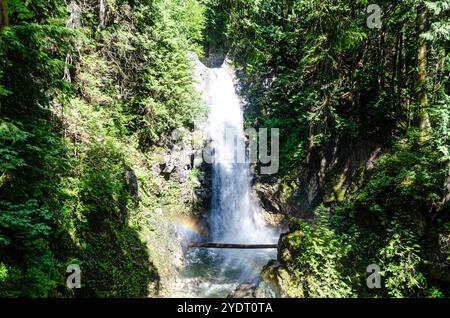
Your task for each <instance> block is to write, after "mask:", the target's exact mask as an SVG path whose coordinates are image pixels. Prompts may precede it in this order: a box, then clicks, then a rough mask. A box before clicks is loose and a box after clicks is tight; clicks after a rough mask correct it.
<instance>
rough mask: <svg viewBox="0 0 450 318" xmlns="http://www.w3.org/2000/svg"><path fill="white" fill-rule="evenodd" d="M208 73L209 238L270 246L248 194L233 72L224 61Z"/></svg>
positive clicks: (247, 171) (270, 234) (268, 233)
mask: <svg viewBox="0 0 450 318" xmlns="http://www.w3.org/2000/svg"><path fill="white" fill-rule="evenodd" d="M208 71H209V72H208V75H207V78H206V95H207V101H208V104H209V106H210V115H209V129H210V136H211V139H212V148H213V149H214V151H213V184H212V187H213V189H212V191H213V197H212V209H211V212H210V219H209V222H210V227H211V234H212V239H213V240H214V241H216V242H227V243H245V244H250V243H272V242H273V240H274V238H275V233H274V232H273V231H272V230H271V229H269V228H268V227H267V226H266V224H265V222H264V220H263V218H262V216H261V214H260V213H259V212H258V210H259V209H258V206H257V205H256V203H255V201H254V200H253V199H252V195H251V187H250V179H251V173H250V169H249V164H248V163H246V160H245V152H246V150H245V135H244V128H243V113H242V109H241V104H240V100H239V98H238V96H237V94H236V91H235V86H234V82H233V77H232V76H233V71H232V69H231V68H230V67H229V66H228V64H227V63H226V62H225V63H224V64H223V66H222V67H221V68H215V69H209V70H208ZM275 239H276V238H275Z"/></svg>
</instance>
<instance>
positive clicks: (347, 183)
mask: <svg viewBox="0 0 450 318" xmlns="http://www.w3.org/2000/svg"><path fill="white" fill-rule="evenodd" d="M380 154H381V146H379V145H378V144H375V143H372V142H368V141H358V142H349V143H346V142H344V141H335V142H334V143H332V144H329V145H327V146H324V147H322V148H319V149H315V150H312V151H311V152H310V155H309V158H308V159H307V163H306V164H305V166H304V167H301V168H299V169H298V170H297V171H295V172H294V173H293V174H292V175H289V176H285V177H283V178H280V179H277V178H273V177H272V178H266V177H259V178H257V179H256V182H255V191H256V194H257V196H258V197H259V200H260V202H261V203H262V205H263V209H264V210H265V211H266V213H267V214H268V215H271V216H272V218H275V219H278V222H281V223H282V224H287V223H288V222H287V219H289V217H296V218H300V219H303V220H310V219H312V218H313V211H314V209H315V208H316V207H317V206H318V205H320V204H321V203H324V204H326V205H328V206H330V207H333V205H334V204H336V203H338V202H340V201H342V200H344V198H348V197H351V196H352V195H353V194H354V193H355V191H356V190H357V189H358V188H359V187H360V186H361V185H362V183H363V182H364V180H365V177H367V175H368V174H369V173H370V171H371V169H372V168H373V164H374V161H375V160H376V159H377V158H378V157H379V156H380ZM286 227H287V228H289V226H288V225H287V226H286ZM291 231H295V229H293V228H289V229H288V230H287V231H286V233H284V234H282V235H281V237H280V240H279V243H278V245H279V246H278V256H277V260H272V261H270V262H269V263H268V264H267V265H266V266H265V267H264V269H263V271H262V273H261V282H259V283H258V284H256V285H255V286H254V289H253V294H252V295H255V292H254V291H255V290H257V288H258V286H267V287H268V289H269V290H270V291H271V293H272V294H273V295H274V296H275V297H291V296H292V292H293V291H294V292H295V297H304V295H303V291H302V289H301V288H300V287H299V286H291V280H290V273H289V271H288V270H287V264H288V263H289V262H290V261H292V260H293V258H294V257H295V255H293V253H295V249H293V248H291V247H290V245H289V239H288V236H289V234H290V232H291ZM261 284H262V285H261ZM242 293H247V294H248V288H245V286H243V287H242V289H239V288H238V290H237V291H236V292H235V294H238V295H240V294H242Z"/></svg>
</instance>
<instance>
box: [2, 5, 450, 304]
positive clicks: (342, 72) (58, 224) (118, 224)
mask: <svg viewBox="0 0 450 318" xmlns="http://www.w3.org/2000/svg"><path fill="white" fill-rule="evenodd" d="M0 8H1V11H0V30H1V31H0V32H1V33H0V297H147V296H150V297H152V296H166V295H168V294H170V292H169V291H168V290H169V289H170V287H169V286H170V278H171V277H172V276H174V275H176V272H175V271H173V270H172V269H171V267H170V266H168V265H167V262H168V261H167V258H169V257H170V255H172V254H173V253H172V246H171V245H170V244H171V241H170V240H169V239H168V237H169V236H170V235H171V234H170V231H169V230H167V229H166V227H167V226H166V225H167V224H166V223H171V222H172V221H173V220H175V219H177V218H178V217H180V216H190V217H192V216H196V217H198V216H199V214H201V213H203V212H202V211H204V210H207V209H208V207H207V206H206V207H201V208H200V207H199V204H198V200H197V199H196V196H195V187H196V186H198V182H197V181H196V180H197V178H199V175H201V174H202V172H201V171H200V169H197V168H195V167H193V168H192V169H191V170H190V171H189V175H188V176H187V177H185V176H176V175H173V174H172V175H170V173H167V169H165V170H164V169H163V170H164V171H162V172H161V171H159V170H158V169H159V168H158V169H156V170H155V167H159V166H161V162H162V161H164V154H165V153H167V151H168V149H172V147H173V144H174V137H173V134H172V131H173V130H174V129H176V128H183V129H185V130H186V131H191V132H192V131H193V130H195V127H194V122H196V121H197V120H199V119H202V118H205V116H206V115H207V112H208V111H207V107H206V105H205V103H204V101H203V100H202V98H201V96H200V94H199V92H198V90H197V89H196V83H195V80H194V79H193V70H194V68H195V61H194V60H193V59H194V58H193V56H199V58H200V60H201V61H203V62H204V63H205V64H206V65H207V66H209V67H217V66H220V65H221V64H222V62H223V60H224V58H225V56H227V57H228V58H229V59H230V60H231V61H232V64H233V67H234V69H235V70H236V76H237V78H238V80H239V85H238V88H237V89H238V93H239V95H240V96H241V97H242V100H244V101H245V103H244V104H245V105H244V116H245V125H246V126H247V127H255V128H262V127H266V128H279V129H280V158H279V162H280V170H279V172H278V173H277V174H273V175H263V174H258V173H256V175H255V178H254V180H253V182H254V183H253V185H254V187H255V188H256V189H257V192H258V195H259V196H261V197H263V199H264V200H262V201H263V202H262V204H263V206H264V208H266V209H267V210H271V212H272V213H274V214H279V215H281V216H282V218H283V221H282V222H283V223H285V224H287V228H288V230H287V231H286V232H285V233H284V234H282V235H281V237H280V240H279V244H278V257H277V260H276V262H275V261H271V262H269V264H268V265H267V266H266V267H265V268H264V270H263V272H262V274H261V276H262V279H264V280H266V281H268V282H270V285H272V286H273V288H274V289H276V290H277V294H278V296H281V297H449V296H450V205H449V201H450V152H449V151H450V148H449V145H450V130H449V129H450V123H449V120H450V1H448V0H437V1H423V0H396V1H384V0H379V1H377V2H376V4H371V3H370V2H369V1H366V0H357V1H347V0H342V1H338V0H320V1H319V0H264V1H262V0H255V1H244V0H53V1H47V0H26V1H25V0H0ZM378 13H379V16H377V14H378ZM194 139H195V138H193V139H192V140H191V141H192V143H196V141H195V140H194ZM171 171H172V170H170V171H169V172H171ZM255 171H258V169H256V170H255ZM260 194H261V195H260ZM161 206H163V207H164V213H162V212H161V209H160V207H161ZM200 210H201V211H200ZM70 264H79V265H80V267H81V268H82V273H83V274H82V275H83V276H82V286H83V287H82V288H80V289H69V288H67V287H66V278H67V275H68V274H67V273H66V268H67V266H68V265H70ZM370 264H376V265H377V266H378V267H379V268H380V269H381V272H380V274H381V277H382V288H375V289H371V288H368V286H367V285H366V279H367V276H368V275H369V273H368V272H367V270H366V269H367V267H368V266H369V265H370Z"/></svg>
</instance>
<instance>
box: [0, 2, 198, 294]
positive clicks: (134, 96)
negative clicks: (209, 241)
mask: <svg viewBox="0 0 450 318" xmlns="http://www.w3.org/2000/svg"><path fill="white" fill-rule="evenodd" d="M7 4H8V8H9V12H8V13H9V18H10V19H9V22H10V24H9V26H8V27H6V28H5V29H4V30H3V31H2V33H1V34H0V102H1V106H0V116H1V121H0V296H6V297H23V296H25V297H62V296H63V297H65V296H81V297H147V296H149V294H157V293H158V291H159V288H160V287H159V279H160V277H159V274H158V270H157V269H156V266H155V265H154V264H153V263H152V259H151V257H150V256H149V251H148V247H147V246H146V244H145V243H144V242H143V240H142V236H141V233H140V232H139V231H140V230H141V229H140V226H141V225H142V224H143V222H142V221H141V220H140V219H139V218H142V214H143V210H146V209H150V208H154V206H157V205H158V201H157V200H158V199H157V198H156V196H153V195H148V194H147V193H146V192H145V191H144V194H142V203H140V202H139V199H140V198H139V197H137V195H136V194H133V193H131V192H130V191H131V190H130V189H129V186H127V181H126V178H125V172H126V171H129V170H130V169H135V170H136V171H139V177H140V178H141V179H140V180H139V181H140V182H141V181H142V189H141V191H143V189H144V188H145V187H146V186H147V183H151V182H156V180H152V178H155V176H154V175H153V174H152V172H151V170H150V168H149V167H150V165H149V163H148V162H147V157H145V155H144V152H150V150H151V146H153V145H154V144H156V143H160V144H161V145H165V143H166V142H168V141H169V140H170V139H169V132H170V131H171V130H172V129H173V128H176V127H183V126H187V127H189V126H190V125H191V123H192V121H193V119H194V117H195V116H196V115H198V114H199V113H202V112H203V108H202V104H201V103H200V98H199V96H197V94H196V92H195V90H194V86H193V83H192V77H191V72H192V71H191V63H190V61H189V58H188V51H195V52H197V53H201V49H200V48H201V44H202V34H203V29H204V24H205V21H204V11H203V6H201V5H200V3H199V2H198V1H196V0H189V1H181V0H159V1H150V0H138V1H126V0H124V1H122V0H121V1H107V5H108V6H107V11H108V14H107V16H106V17H105V25H104V27H102V26H101V25H100V17H99V16H98V10H97V7H96V6H95V5H91V4H89V5H88V4H87V3H86V2H78V1H75V2H73V3H72V4H76V5H79V6H80V7H79V8H80V10H81V11H80V17H79V18H80V25H81V27H78V26H77V25H78V24H77V23H75V24H73V25H75V29H74V28H72V27H68V26H72V25H68V24H67V21H68V19H69V14H71V12H70V10H68V8H67V2H66V1H62V0H61V1H60V0H58V1H41V0H31V1H21V0H8V1H7ZM77 18H78V17H76V16H74V17H71V19H77ZM66 25H68V26H66ZM143 180H144V181H143ZM170 199H171V200H175V199H174V198H173V197H170ZM151 254H152V255H154V254H155V253H151ZM73 263H77V264H79V265H80V267H81V270H82V287H83V288H82V289H80V290H69V289H67V288H66V286H65V283H66V267H67V266H68V265H69V264H73Z"/></svg>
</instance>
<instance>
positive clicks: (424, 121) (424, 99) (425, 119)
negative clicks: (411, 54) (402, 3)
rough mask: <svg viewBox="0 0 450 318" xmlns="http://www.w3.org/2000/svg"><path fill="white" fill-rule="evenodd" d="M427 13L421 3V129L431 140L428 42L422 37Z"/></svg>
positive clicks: (418, 15)
mask: <svg viewBox="0 0 450 318" xmlns="http://www.w3.org/2000/svg"><path fill="white" fill-rule="evenodd" d="M427 23H428V21H427V12H426V8H425V5H424V4H423V3H421V4H420V5H419V7H418V9H417V27H418V34H417V36H418V52H417V70H418V83H417V84H418V86H419V94H418V99H419V128H420V131H421V133H422V139H423V140H426V139H428V138H429V134H430V132H431V124H430V118H429V116H428V96H427V87H426V85H427V42H426V40H425V38H423V37H422V36H421V35H422V34H423V33H425V32H426V31H427Z"/></svg>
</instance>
